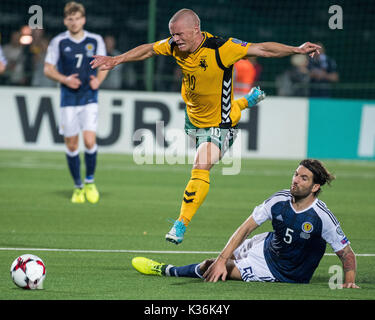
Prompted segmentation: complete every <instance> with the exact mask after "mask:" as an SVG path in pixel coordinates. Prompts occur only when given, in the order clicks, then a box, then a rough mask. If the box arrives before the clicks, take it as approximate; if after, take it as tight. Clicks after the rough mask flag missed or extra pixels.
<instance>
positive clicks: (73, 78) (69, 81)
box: [64, 73, 81, 89]
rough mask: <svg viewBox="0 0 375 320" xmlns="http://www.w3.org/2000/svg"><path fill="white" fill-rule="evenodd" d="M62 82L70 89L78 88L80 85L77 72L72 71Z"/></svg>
mask: <svg viewBox="0 0 375 320" xmlns="http://www.w3.org/2000/svg"><path fill="white" fill-rule="evenodd" d="M64 84H65V85H66V86H67V87H69V88H71V89H78V88H79V87H80V86H81V80H79V78H78V73H73V74H71V75H70V76H67V77H66V78H65V80H64Z"/></svg>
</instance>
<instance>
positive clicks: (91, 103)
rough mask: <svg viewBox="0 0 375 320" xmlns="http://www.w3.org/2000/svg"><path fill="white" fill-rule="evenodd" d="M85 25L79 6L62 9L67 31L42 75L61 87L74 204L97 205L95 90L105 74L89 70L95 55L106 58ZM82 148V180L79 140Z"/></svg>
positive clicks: (97, 39)
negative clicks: (95, 177)
mask: <svg viewBox="0 0 375 320" xmlns="http://www.w3.org/2000/svg"><path fill="white" fill-rule="evenodd" d="M85 23H86V17H85V8H84V6H83V5H82V4H80V3H76V2H69V3H67V4H66V5H65V8H64V25H65V26H66V28H67V31H65V32H63V33H61V34H59V35H57V36H56V37H54V38H53V39H52V40H51V42H50V44H49V46H48V50H47V55H46V59H45V66H44V74H45V75H46V76H47V77H48V78H50V79H52V80H55V81H57V82H59V83H60V85H61V99H60V106H61V108H60V110H61V113H60V134H63V135H64V140H65V145H66V159H67V162H68V167H69V170H70V173H71V175H72V177H73V180H74V192H73V195H72V198H71V201H72V202H73V203H83V202H85V200H86V199H87V200H88V201H89V202H91V203H96V202H98V201H99V192H98V190H97V188H96V185H95V183H94V173H95V169H96V159H97V149H98V147H97V144H96V129H97V117H98V88H99V86H100V84H101V83H102V82H103V80H104V79H105V77H106V75H107V73H108V71H103V70H99V71H96V70H93V69H91V66H90V61H91V60H92V59H93V58H92V57H93V56H94V55H96V54H104V55H105V54H106V49H105V45H104V41H103V38H102V37H101V36H100V35H98V34H94V33H91V32H87V31H86V30H84V29H83V27H84V25H85ZM80 131H82V134H83V141H84V144H85V166H86V177H85V180H84V184H83V183H82V180H81V173H80V158H79V146H78V142H79V140H78V136H79V133H80Z"/></svg>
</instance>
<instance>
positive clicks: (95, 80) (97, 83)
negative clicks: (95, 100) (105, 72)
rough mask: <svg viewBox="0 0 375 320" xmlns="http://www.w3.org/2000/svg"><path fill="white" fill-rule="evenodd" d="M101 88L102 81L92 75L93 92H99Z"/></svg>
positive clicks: (91, 86) (91, 85)
mask: <svg viewBox="0 0 375 320" xmlns="http://www.w3.org/2000/svg"><path fill="white" fill-rule="evenodd" d="M99 86H100V81H99V79H98V78H97V77H95V76H93V75H91V76H90V88H91V89H92V90H97V89H99Z"/></svg>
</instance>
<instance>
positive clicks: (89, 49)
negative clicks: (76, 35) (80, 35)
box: [85, 43, 95, 57]
mask: <svg viewBox="0 0 375 320" xmlns="http://www.w3.org/2000/svg"><path fill="white" fill-rule="evenodd" d="M85 49H86V56H88V57H92V56H93V55H94V49H95V46H94V45H93V44H92V43H88V44H86V46H85Z"/></svg>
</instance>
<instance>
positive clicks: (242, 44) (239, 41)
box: [232, 38, 247, 47]
mask: <svg viewBox="0 0 375 320" xmlns="http://www.w3.org/2000/svg"><path fill="white" fill-rule="evenodd" d="M232 42H233V43H235V44H239V45H241V46H242V47H246V46H247V42H245V41H242V40H240V39H236V38H233V39H232Z"/></svg>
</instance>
